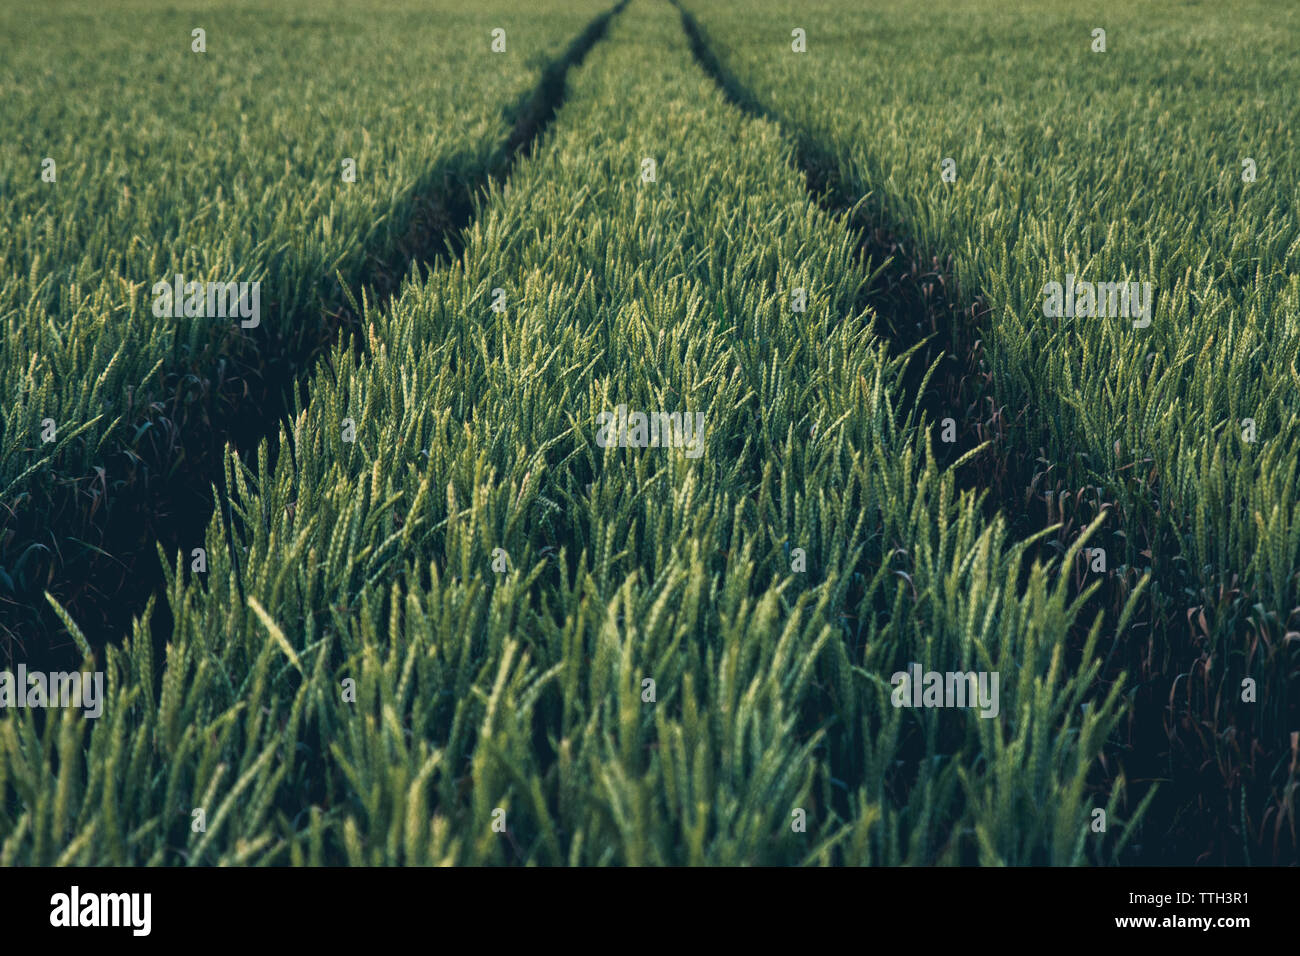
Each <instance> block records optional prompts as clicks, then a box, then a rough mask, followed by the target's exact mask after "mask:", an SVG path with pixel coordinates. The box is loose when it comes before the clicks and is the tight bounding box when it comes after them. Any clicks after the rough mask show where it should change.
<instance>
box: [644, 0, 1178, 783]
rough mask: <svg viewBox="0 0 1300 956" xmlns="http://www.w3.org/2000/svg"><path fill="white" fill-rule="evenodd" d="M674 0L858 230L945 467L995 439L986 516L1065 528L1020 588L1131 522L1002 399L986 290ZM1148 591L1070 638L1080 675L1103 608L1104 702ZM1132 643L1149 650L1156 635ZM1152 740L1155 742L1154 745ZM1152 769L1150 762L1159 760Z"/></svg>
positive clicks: (1077, 587) (831, 205)
mask: <svg viewBox="0 0 1300 956" xmlns="http://www.w3.org/2000/svg"><path fill="white" fill-rule="evenodd" d="M669 2H670V3H672V5H673V6H674V7H675V8H676V9H677V11H678V13H679V15H680V18H681V23H682V28H683V29H684V31H685V33H686V36H687V39H688V41H689V43H690V46H691V50H692V53H693V54H694V56H695V59H696V62H697V63H698V64H699V66H700V68H701V69H702V70H703V71H704V72H705V73H706V74H707V75H708V76H709V77H710V78H711V79H712V80H713V81H714V83H715V84H716V85H717V87H718V89H719V90H720V91H721V92H722V94H723V95H724V96H725V97H726V99H727V100H728V101H729V102H730V103H731V104H733V105H734V106H736V107H737V108H738V109H740V110H742V111H744V112H745V113H747V114H749V115H751V116H754V117H756V118H758V119H762V120H765V121H767V122H769V123H771V124H773V125H774V126H776V127H777V128H778V129H780V130H781V131H782V133H783V134H784V135H785V136H786V138H787V139H788V140H789V141H790V142H791V143H792V144H793V146H794V155H793V162H794V164H795V166H796V167H797V168H798V170H799V172H800V173H801V174H802V175H803V177H804V180H805V183H806V186H807V190H808V193H809V195H810V196H811V197H812V199H813V200H814V201H815V202H816V203H817V204H818V206H819V207H820V208H822V209H823V210H824V211H826V212H827V213H829V214H830V215H832V216H834V217H836V218H837V219H839V220H840V221H841V222H843V224H844V226H845V228H846V229H848V230H850V232H852V233H853V235H854V237H855V239H856V241H857V244H858V250H859V253H858V254H859V264H860V266H861V270H862V272H863V278H864V282H863V287H862V292H861V294H860V301H859V303H858V305H859V307H866V306H870V307H872V308H873V309H874V310H875V311H876V312H877V314H879V315H880V316H881V318H882V319H883V320H884V321H885V322H886V323H887V324H888V326H889V331H890V333H891V334H890V346H891V350H892V352H893V354H895V355H901V354H905V353H907V352H909V351H913V350H915V351H914V354H913V357H912V359H911V360H910V362H909V364H908V367H907V370H906V374H905V377H904V386H905V390H906V394H907V395H908V397H909V398H911V399H913V400H915V402H916V404H917V408H918V410H919V412H920V413H922V414H923V415H924V416H925V419H926V421H927V423H928V427H929V428H930V429H931V430H932V432H931V434H932V435H933V437H934V441H933V442H932V443H931V444H932V448H933V452H934V458H935V461H936V463H937V464H938V465H939V466H940V467H948V466H950V465H952V464H953V463H954V462H955V461H956V460H957V459H958V458H959V457H960V456H961V455H963V454H964V453H965V452H967V451H968V450H970V449H972V448H975V447H977V446H978V445H981V444H984V443H985V442H988V448H987V449H986V450H985V451H984V452H983V453H981V454H979V455H976V456H973V457H972V458H970V459H968V460H967V461H966V462H964V463H963V464H962V465H960V466H958V467H957V470H956V474H955V478H956V484H957V488H958V490H959V491H970V492H973V493H975V494H977V495H980V496H981V498H982V502H983V510H984V514H985V517H986V518H987V519H988V520H993V519H994V518H995V517H997V516H998V515H1001V517H1002V518H1003V519H1004V520H1005V521H1006V522H1007V524H1008V527H1009V530H1010V532H1011V534H1012V535H1013V536H1014V537H1018V538H1021V539H1024V538H1028V537H1030V536H1031V535H1034V534H1037V533H1039V532H1040V531H1041V530H1042V529H1044V528H1048V527H1051V526H1053V525H1059V529H1058V530H1057V532H1056V533H1055V535H1054V536H1049V537H1044V538H1042V539H1040V540H1039V541H1038V542H1037V543H1036V544H1035V545H1033V546H1032V547H1031V549H1030V551H1029V560H1026V561H1025V562H1024V565H1023V567H1022V580H1021V585H1022V586H1023V585H1024V583H1025V580H1026V579H1027V577H1028V574H1029V571H1030V568H1031V567H1032V564H1033V562H1034V560H1039V561H1041V562H1042V563H1044V564H1048V563H1049V562H1051V561H1052V560H1053V559H1055V560H1058V561H1059V560H1060V558H1061V556H1062V555H1063V554H1064V553H1065V552H1066V551H1067V550H1068V548H1069V547H1070V545H1071V544H1072V543H1073V542H1074V541H1075V540H1076V539H1077V538H1078V537H1079V535H1080V534H1081V533H1082V532H1083V530H1085V529H1086V528H1087V527H1088V525H1089V524H1090V523H1091V522H1092V521H1093V520H1094V519H1095V518H1097V517H1098V516H1099V515H1101V514H1102V513H1106V514H1107V516H1108V517H1107V523H1108V524H1110V523H1114V522H1118V523H1119V525H1120V526H1121V527H1123V526H1125V522H1124V518H1125V515H1124V514H1123V509H1122V508H1120V507H1119V506H1118V504H1117V503H1116V502H1114V501H1103V500H1102V496H1101V495H1100V494H1096V495H1094V496H1092V497H1089V496H1088V493H1089V492H1098V491H1099V489H1089V488H1084V489H1075V490H1072V489H1067V488H1065V487H1064V484H1063V482H1062V481H1061V480H1060V479H1059V478H1056V477H1055V472H1056V471H1057V470H1058V469H1057V468H1056V465H1055V464H1054V463H1053V461H1052V460H1051V457H1050V454H1049V452H1048V451H1047V450H1046V445H1045V444H1038V443H1037V442H1036V440H1035V438H1034V432H1033V431H1032V428H1031V427H1030V426H1029V425H1028V424H1027V423H1028V421H1029V419H1030V416H1029V414H1028V413H1029V409H1018V410H1016V411H1015V413H1014V414H1011V413H1009V412H1008V410H1007V409H1006V408H1005V406H1002V405H1000V404H999V403H998V401H997V397H996V389H995V387H994V383H993V379H992V375H991V373H990V372H989V370H988V363H987V362H985V360H984V356H983V338H982V336H981V332H980V330H981V329H982V328H985V327H986V322H987V318H988V316H989V315H990V314H991V312H990V309H989V307H988V305H987V303H986V302H985V300H984V299H983V298H982V297H981V296H980V295H978V294H975V295H973V296H963V292H962V290H960V289H959V288H958V286H957V283H956V280H955V278H954V275H955V269H954V265H955V263H954V260H953V257H952V256H951V255H949V256H947V257H945V258H944V259H943V260H940V259H939V258H937V257H935V258H932V259H931V260H930V261H929V262H925V261H922V260H921V259H920V257H919V255H918V254H917V253H916V252H915V251H914V250H911V249H909V248H908V245H907V244H906V243H905V242H904V240H903V238H902V237H901V236H900V235H898V234H897V233H896V232H894V231H893V230H891V229H890V228H887V227H885V226H884V225H882V224H880V223H873V222H870V221H868V219H867V218H866V216H865V215H864V214H863V211H862V207H863V206H864V205H865V197H864V196H863V195H862V194H861V191H860V190H858V189H856V188H854V186H853V185H852V184H851V183H849V182H847V181H846V179H845V176H844V173H843V171H842V169H841V167H840V164H839V162H838V161H837V159H836V158H835V156H834V155H833V154H832V153H831V151H830V150H828V149H827V148H826V147H824V146H823V145H822V144H821V143H819V142H818V141H816V140H815V139H813V138H812V137H810V136H808V135H807V134H804V133H803V132H801V131H800V130H799V129H798V128H797V126H796V124H794V123H793V122H790V121H789V120H787V119H786V118H785V117H784V116H783V115H781V114H780V113H779V112H777V111H776V110H774V109H772V108H771V107H769V106H768V105H767V104H765V103H763V102H762V101H761V100H759V99H758V97H757V96H755V95H754V93H753V92H752V91H750V90H749V89H748V88H747V87H746V86H745V85H744V84H743V83H741V82H740V80H739V79H737V78H736V77H735V76H734V75H732V74H731V73H730V72H729V71H728V70H727V69H726V68H725V67H724V66H723V65H722V63H721V61H720V60H719V59H718V57H717V55H716V54H715V53H714V52H713V49H712V48H711V46H710V45H709V42H708V40H707V38H706V35H705V33H704V31H703V29H702V28H701V26H700V25H699V23H698V21H697V20H696V19H695V17H694V15H693V14H692V13H691V12H690V11H689V10H687V9H686V8H685V7H684V6H683V5H682V4H681V3H680V2H679V0H669ZM945 418H952V419H954V423H955V424H956V426H957V429H958V440H957V441H956V442H953V443H951V444H946V443H943V442H940V441H939V436H938V433H937V431H934V430H935V429H937V428H938V427H939V423H940V422H942V421H943V419H945ZM1138 537H1140V534H1139V535H1138ZM1137 547H1138V548H1141V547H1146V548H1148V549H1149V550H1151V549H1153V544H1152V542H1151V541H1149V540H1148V541H1146V542H1145V543H1142V542H1139V544H1138V545H1137ZM1152 553H1154V552H1153V551H1152ZM1068 570H1069V573H1070V575H1071V578H1072V582H1073V585H1074V591H1075V594H1076V595H1077V594H1079V593H1082V592H1083V591H1085V590H1086V589H1087V587H1088V586H1089V584H1091V583H1092V582H1091V581H1089V579H1088V577H1087V575H1086V569H1085V568H1083V567H1082V566H1076V567H1075V568H1072V569H1068ZM1140 586H1142V585H1140V583H1139V581H1138V578H1137V572H1136V571H1134V572H1133V576H1132V577H1131V578H1127V579H1125V578H1121V577H1120V576H1119V575H1118V574H1116V573H1111V574H1109V575H1106V576H1105V577H1103V578H1101V579H1100V582H1099V587H1098V588H1097V589H1096V591H1095V592H1094V593H1093V594H1092V595H1091V597H1089V599H1088V600H1087V601H1085V602H1084V604H1083V605H1082V611H1081V613H1080V614H1079V616H1078V618H1077V621H1078V624H1077V625H1076V628H1075V630H1074V631H1073V632H1071V634H1070V635H1069V636H1068V640H1067V650H1068V655H1067V660H1068V666H1069V667H1070V669H1071V670H1073V669H1074V668H1075V667H1076V666H1077V665H1078V663H1079V661H1080V657H1081V651H1082V648H1083V645H1084V642H1085V641H1086V638H1087V631H1088V627H1089V623H1090V622H1091V621H1093V620H1095V619H1096V617H1097V615H1098V614H1099V613H1100V614H1101V615H1102V626H1103V631H1102V633H1103V635H1104V634H1113V635H1114V637H1113V640H1112V641H1111V642H1110V644H1109V647H1107V643H1108V642H1107V641H1106V640H1105V639H1104V638H1103V640H1102V641H1101V643H1100V645H1099V646H1100V648H1101V650H1102V651H1103V653H1105V655H1106V656H1105V665H1104V666H1103V671H1102V674H1101V675H1100V677H1099V684H1098V695H1099V696H1100V697H1104V696H1105V694H1106V693H1108V692H1109V690H1110V688H1111V686H1112V684H1113V682H1114V681H1115V680H1116V679H1117V678H1118V676H1119V674H1120V672H1121V671H1122V670H1124V668H1125V667H1126V666H1128V665H1130V664H1131V661H1130V659H1129V657H1128V655H1127V654H1126V653H1124V652H1122V650H1121V644H1120V641H1119V636H1120V633H1121V630H1120V628H1119V624H1120V622H1121V616H1122V611H1123V609H1124V607H1125V603H1126V601H1127V600H1128V599H1129V596H1130V594H1131V593H1132V592H1133V591H1134V590H1135V589H1136V588H1138V587H1140ZM1139 600H1141V601H1144V602H1145V604H1141V605H1138V606H1139V607H1140V608H1142V609H1143V610H1142V611H1141V612H1139V614H1134V615H1133V616H1132V617H1131V618H1130V620H1129V621H1127V622H1125V631H1126V632H1131V631H1133V630H1135V629H1142V628H1150V627H1152V626H1153V621H1154V619H1155V611H1154V604H1153V602H1154V601H1155V600H1157V598H1156V596H1155V595H1153V594H1152V593H1151V592H1150V591H1148V592H1147V593H1146V594H1145V595H1144V596H1143V597H1141V598H1140V599H1139ZM1148 611H1149V616H1146V613H1147V612H1148ZM1139 617H1140V618H1141V619H1140V620H1139ZM1143 636H1144V637H1145V634H1144V635H1143ZM1130 643H1134V644H1143V645H1145V644H1146V643H1147V642H1146V640H1142V641H1136V642H1130ZM1131 683H1132V682H1131V681H1130V686H1131ZM1158 725H1159V718H1158V716H1157V718H1156V726H1158ZM1144 743H1145V745H1146V746H1147V747H1148V748H1151V747H1152V746H1153V743H1154V742H1153V741H1149V740H1148V741H1144ZM1156 749H1158V748H1156ZM1116 766H1117V764H1114V763H1108V764H1107V766H1106V767H1105V769H1104V770H1103V771H1099V774H1104V775H1099V776H1098V777H1097V779H1095V780H1092V781H1090V785H1091V786H1092V787H1093V789H1094V790H1095V791H1097V792H1099V793H1102V794H1104V793H1108V792H1109V790H1110V789H1111V787H1112V786H1113V785H1114V782H1115V779H1116V776H1117V775H1116V769H1115V768H1116ZM1143 768H1144V769H1148V770H1149V769H1151V767H1150V764H1149V762H1147V763H1144V764H1143ZM1142 795H1143V793H1141V792H1139V793H1138V794H1137V798H1136V799H1133V800H1132V802H1131V803H1130V804H1129V806H1130V807H1131V806H1136V805H1137V802H1138V800H1139V799H1140V798H1141V796H1142Z"/></svg>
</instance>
